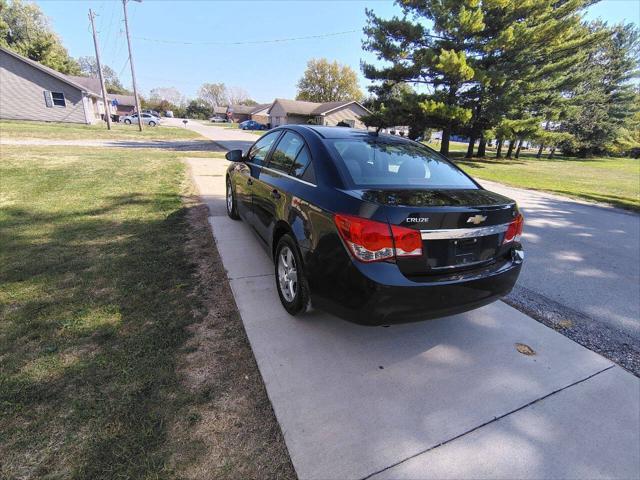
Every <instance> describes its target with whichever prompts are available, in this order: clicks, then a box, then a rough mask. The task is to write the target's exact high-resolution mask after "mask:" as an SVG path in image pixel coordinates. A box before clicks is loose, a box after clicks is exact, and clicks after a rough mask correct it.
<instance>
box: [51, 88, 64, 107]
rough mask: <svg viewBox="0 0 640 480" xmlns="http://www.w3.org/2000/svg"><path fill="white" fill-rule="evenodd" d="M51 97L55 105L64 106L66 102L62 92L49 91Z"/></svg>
mask: <svg viewBox="0 0 640 480" xmlns="http://www.w3.org/2000/svg"><path fill="white" fill-rule="evenodd" d="M51 98H52V99H53V104H54V105H55V106H56V107H66V106H67V104H66V103H65V101H64V93H62V92H51Z"/></svg>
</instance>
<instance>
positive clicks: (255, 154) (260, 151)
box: [247, 132, 280, 165]
mask: <svg viewBox="0 0 640 480" xmlns="http://www.w3.org/2000/svg"><path fill="white" fill-rule="evenodd" d="M279 135H280V132H272V133H267V134H266V135H264V136H263V137H262V138H261V139H260V140H258V141H257V142H256V143H255V144H254V145H253V147H251V149H250V150H249V154H248V155H247V157H248V159H249V161H250V162H251V163H254V164H255V165H263V164H264V160H265V158H267V155H268V154H269V150H271V146H272V145H273V142H275V141H276V139H277V138H278V136H279Z"/></svg>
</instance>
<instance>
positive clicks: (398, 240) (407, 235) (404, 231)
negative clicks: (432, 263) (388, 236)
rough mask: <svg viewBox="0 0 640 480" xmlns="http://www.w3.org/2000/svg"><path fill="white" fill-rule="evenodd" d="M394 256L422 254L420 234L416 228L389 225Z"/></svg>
mask: <svg viewBox="0 0 640 480" xmlns="http://www.w3.org/2000/svg"><path fill="white" fill-rule="evenodd" d="M391 233H392V234H393V243H394V244H395V246H396V257H417V256H419V255H422V236H421V235H420V232H419V231H417V230H412V229H410V228H405V227H398V226H397V225H391Z"/></svg>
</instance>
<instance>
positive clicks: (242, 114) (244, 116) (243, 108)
mask: <svg viewBox="0 0 640 480" xmlns="http://www.w3.org/2000/svg"><path fill="white" fill-rule="evenodd" d="M253 109H254V107H253V106H250V105H229V106H228V107H227V117H228V118H230V119H231V121H233V122H236V123H240V122H244V121H245V120H250V119H251V112H252V111H253Z"/></svg>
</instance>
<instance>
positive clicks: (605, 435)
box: [189, 159, 640, 479]
mask: <svg viewBox="0 0 640 480" xmlns="http://www.w3.org/2000/svg"><path fill="white" fill-rule="evenodd" d="M189 163H190V165H191V167H192V173H193V178H194V181H195V183H196V185H197V186H198V188H199V190H200V193H201V194H202V195H203V197H204V198H205V199H206V201H207V204H208V205H209V207H210V209H211V212H212V214H213V215H214V216H212V217H211V219H210V222H211V225H212V229H213V233H214V236H215V238H216V243H217V246H218V249H219V252H220V255H221V257H222V260H223V262H224V265H225V268H226V269H227V271H228V276H229V278H230V281H231V287H232V290H233V293H234V296H235V299H236V303H237V305H238V308H239V310H240V314H241V316H242V319H243V323H244V325H245V329H246V331H247V335H248V337H249V340H250V342H251V346H252V349H253V352H254V354H255V356H256V360H257V362H258V366H259V368H260V372H261V374H262V377H263V379H264V381H265V385H266V388H267V392H268V394H269V398H270V399H271V402H272V405H273V408H274V410H275V413H276V416H277V418H278V421H279V423H280V425H281V428H282V431H283V433H284V436H285V440H286V443H287V447H288V449H289V452H290V454H291V458H292V461H293V464H294V466H295V468H296V472H297V473H298V475H299V477H300V478H317V479H328V478H331V479H333V478H335V479H343V478H411V479H418V478H427V477H430V478H434V477H438V478H439V477H449V478H513V477H520V478H549V477H560V478H567V477H574V478H602V477H608V478H638V477H640V434H639V433H638V432H639V431H640V418H639V411H640V381H639V380H638V379H637V378H635V377H633V376H632V375H630V374H629V373H627V372H625V371H624V370H622V369H621V368H619V367H617V366H615V365H614V364H612V363H611V362H610V361H608V360H606V359H604V358H603V357H601V356H599V355H597V354H595V353H593V352H591V351H589V350H587V349H585V348H583V347H581V346H580V345H578V344H576V343H574V342H572V341H571V340H568V339H567V338H565V337H563V336H562V335H560V334H558V333H556V332H555V331H553V330H551V329H548V328H546V327H545V326H543V325H542V324H540V323H538V322H536V321H535V320H533V319H531V318H529V317H527V316H525V315H523V314H521V313H520V312H518V311H517V310H515V309H512V308H511V307H509V306H507V305H505V304H504V303H502V302H496V303H494V304H492V305H489V306H487V307H484V308H482V309H479V310H475V311H473V312H470V313H467V314H463V315H456V316H454V317H449V318H443V319H438V320H433V321H429V322H422V323H414V324H408V325H397V326H391V327H389V328H380V327H376V328H372V327H362V326H358V325H354V324H351V323H348V322H345V321H342V320H339V319H337V318H335V317H332V316H331V315H328V314H326V313H324V312H322V311H314V312H311V313H309V314H307V315H305V316H303V317H301V318H293V317H291V316H289V315H288V314H287V313H286V312H285V311H284V309H283V308H282V307H281V305H280V302H279V300H278V296H277V293H276V291H275V284H274V277H273V270H274V267H273V264H272V263H271V260H270V259H269V258H268V257H267V256H266V254H265V253H264V250H263V249H262V248H261V247H260V246H259V244H258V242H259V240H257V239H256V237H255V235H254V234H253V232H252V231H251V229H250V227H248V226H247V225H245V224H244V223H243V222H234V221H232V220H230V219H229V218H228V217H226V216H225V215H224V204H223V202H224V172H225V169H226V167H227V163H226V162H224V161H222V160H202V159H190V160H189ZM517 343H524V344H527V345H529V346H530V347H532V348H533V350H534V351H535V355H531V356H528V355H523V354H521V353H520V352H518V350H517V349H516V344H517Z"/></svg>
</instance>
